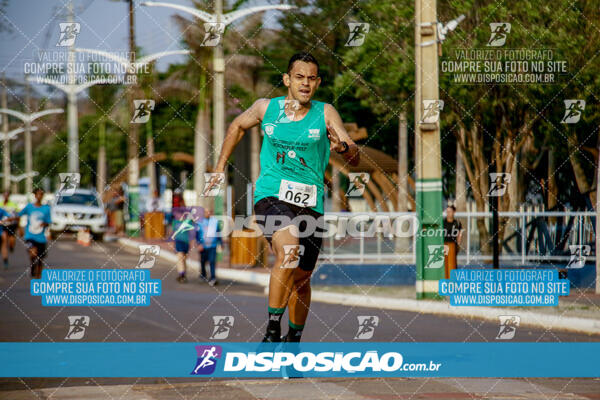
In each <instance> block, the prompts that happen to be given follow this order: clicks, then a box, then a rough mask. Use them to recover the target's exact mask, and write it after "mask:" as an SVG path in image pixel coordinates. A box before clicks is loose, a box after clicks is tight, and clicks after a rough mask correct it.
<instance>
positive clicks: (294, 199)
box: [279, 179, 317, 207]
mask: <svg viewBox="0 0 600 400" xmlns="http://www.w3.org/2000/svg"><path fill="white" fill-rule="evenodd" d="M279 200H281V201H285V202H286V203H290V204H294V205H296V206H299V207H315V206H316V205H317V186H316V185H305V184H303V183H298V182H293V181H287V180H285V179H282V180H281V183H280V185H279Z"/></svg>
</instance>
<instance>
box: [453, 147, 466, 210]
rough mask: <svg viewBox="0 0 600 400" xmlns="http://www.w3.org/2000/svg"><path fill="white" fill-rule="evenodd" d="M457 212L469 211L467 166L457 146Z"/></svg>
mask: <svg viewBox="0 0 600 400" xmlns="http://www.w3.org/2000/svg"><path fill="white" fill-rule="evenodd" d="M454 187H455V201H456V204H455V205H456V211H458V212H464V211H466V210H467V181H466V177H465V165H464V164H463V160H462V157H461V156H460V148H459V146H458V145H457V146H456V183H455V186H454Z"/></svg>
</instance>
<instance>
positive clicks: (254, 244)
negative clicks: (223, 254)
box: [230, 229, 258, 267]
mask: <svg viewBox="0 0 600 400" xmlns="http://www.w3.org/2000/svg"><path fill="white" fill-rule="evenodd" d="M255 236H256V233H255V232H254V231H252V230H250V229H244V230H243V231H233V232H232V233H231V239H230V240H231V241H230V249H231V265H232V266H234V265H237V266H247V267H252V266H254V265H256V263H257V262H258V240H257V239H258V238H257V237H255Z"/></svg>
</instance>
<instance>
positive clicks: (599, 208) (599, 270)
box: [595, 136, 600, 294]
mask: <svg viewBox="0 0 600 400" xmlns="http://www.w3.org/2000/svg"><path fill="white" fill-rule="evenodd" d="M597 148H598V150H600V136H598V146H597ZM597 161H598V162H597V163H596V235H595V236H596V246H595V247H596V253H595V255H596V294H600V279H599V278H598V277H600V254H598V253H599V249H600V151H598V160H597Z"/></svg>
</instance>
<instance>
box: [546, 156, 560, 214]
mask: <svg viewBox="0 0 600 400" xmlns="http://www.w3.org/2000/svg"><path fill="white" fill-rule="evenodd" d="M547 179H548V191H547V198H546V204H547V205H548V210H553V209H554V208H555V207H556V203H557V199H558V186H556V159H555V157H554V152H553V151H552V150H549V151H548V178H547Z"/></svg>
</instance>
